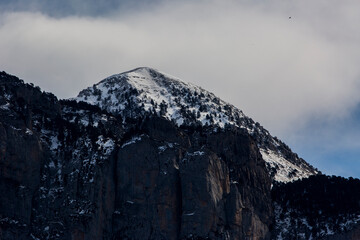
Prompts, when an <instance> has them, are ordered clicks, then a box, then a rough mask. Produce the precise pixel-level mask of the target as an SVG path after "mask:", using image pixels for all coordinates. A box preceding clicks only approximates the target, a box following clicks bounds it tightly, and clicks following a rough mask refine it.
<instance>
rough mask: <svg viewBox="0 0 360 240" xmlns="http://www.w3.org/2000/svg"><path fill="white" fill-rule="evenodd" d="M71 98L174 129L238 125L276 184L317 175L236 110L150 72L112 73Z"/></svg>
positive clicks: (189, 86)
mask: <svg viewBox="0 0 360 240" xmlns="http://www.w3.org/2000/svg"><path fill="white" fill-rule="evenodd" d="M76 100H77V101H84V102H87V103H90V104H92V105H97V106H99V107H100V108H102V109H104V110H107V111H109V112H112V113H114V114H118V115H121V116H122V117H123V118H124V119H126V118H139V117H142V116H146V115H149V114H156V115H158V116H162V117H164V118H166V119H168V120H170V121H173V122H174V123H175V124H176V125H178V126H181V125H186V126H194V125H195V126H196V125H201V126H206V125H209V126H214V127H215V128H216V127H220V128H224V127H225V126H226V125H232V126H235V127H239V128H242V129H245V130H246V131H247V132H248V133H249V134H250V135H252V137H253V138H254V139H255V141H256V142H257V145H258V147H259V148H260V152H261V154H262V156H263V158H264V160H265V161H266V162H267V165H268V169H269V172H270V174H271V175H272V177H273V178H274V179H275V180H276V181H282V182H287V181H292V180H296V179H299V178H303V177H308V176H310V175H313V174H316V173H317V172H316V170H315V169H314V168H312V167H311V166H310V165H309V164H308V163H306V162H305V161H304V160H303V159H301V158H299V157H298V156H297V155H296V154H294V153H293V152H291V150H290V148H289V147H287V146H286V145H285V144H284V143H282V142H281V141H280V140H278V139H277V138H274V137H272V136H271V135H270V133H269V132H268V131H267V130H266V129H264V128H263V127H262V126H260V124H259V123H255V122H254V121H253V120H252V119H251V118H249V117H247V116H246V115H244V114H243V112H242V111H241V110H240V109H238V108H236V107H234V106H233V105H231V104H228V103H226V102H224V101H222V100H221V99H220V98H218V97H216V96H215V95H214V94H213V93H211V92H209V91H206V90H204V89H203V88H201V87H198V86H196V85H194V84H191V83H186V82H184V81H182V80H180V79H178V78H176V77H172V76H170V75H168V74H165V73H162V72H160V71H158V70H155V69H152V68H147V67H141V68H136V69H134V70H131V71H128V72H124V73H120V74H116V75H112V76H110V77H108V78H105V79H104V80H102V81H101V82H99V83H98V84H95V85H93V86H92V87H89V88H87V89H85V90H83V91H81V92H80V93H79V95H78V97H77V98H76Z"/></svg>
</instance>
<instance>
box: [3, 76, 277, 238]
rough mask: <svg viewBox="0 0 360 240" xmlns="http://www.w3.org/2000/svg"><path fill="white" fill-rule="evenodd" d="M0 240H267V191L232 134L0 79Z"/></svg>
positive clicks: (258, 164)
mask: <svg viewBox="0 0 360 240" xmlns="http://www.w3.org/2000/svg"><path fill="white" fill-rule="evenodd" d="M0 116H1V118H0V133H1V134H0V151H1V155H0V173H1V174H0V189H1V190H2V192H3V193H6V194H1V195H0V239H269V238H270V229H269V227H270V225H271V223H272V216H273V214H272V205H271V195H270V185H271V179H270V177H269V174H268V172H267V169H266V166H265V162H264V161H263V159H262V156H261V154H260V151H259V148H258V146H257V143H256V142H255V141H254V139H253V138H252V137H251V136H250V135H249V134H248V133H247V131H245V130H243V129H241V128H237V127H235V126H232V125H226V126H225V125H224V126H223V128H218V127H214V126H211V125H205V126H202V125H197V126H186V125H182V126H180V127H179V126H178V125H176V124H175V123H174V122H172V121H168V120H167V119H166V118H164V117H159V116H157V114H155V115H154V114H144V115H142V116H141V117H140V116H134V117H130V115H127V114H125V113H124V114H118V113H115V112H109V111H107V110H106V109H101V108H99V107H97V106H93V105H89V104H87V103H84V102H76V101H71V100H63V101H58V100H57V98H56V97H55V96H53V95H52V94H48V93H44V92H41V90H40V89H39V88H34V87H33V86H31V85H29V84H24V83H23V81H21V80H19V79H17V78H16V77H13V76H10V75H8V74H6V73H4V72H2V73H0Z"/></svg>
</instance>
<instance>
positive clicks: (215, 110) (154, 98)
mask: <svg viewBox="0 0 360 240" xmlns="http://www.w3.org/2000/svg"><path fill="white" fill-rule="evenodd" d="M77 101H84V102H88V103H90V104H93V105H98V106H100V107H101V108H103V109H106V110H108V111H110V112H113V113H118V114H121V115H122V116H124V117H136V116H138V115H144V114H146V113H156V114H158V115H161V116H163V117H165V118H167V119H168V120H171V121H174V122H175V123H176V124H177V125H179V126H180V125H182V124H186V125H191V124H201V125H206V124H209V125H210V124H212V125H217V126H219V127H224V126H225V125H226V124H232V125H237V126H239V127H241V126H242V124H240V125H239V120H241V119H242V118H244V117H245V115H244V114H243V113H242V112H241V111H240V110H238V109H237V108H235V107H234V106H232V105H230V104H227V103H225V102H224V101H222V100H220V99H219V98H217V97H216V96H215V95H214V94H212V93H210V92H208V91H206V90H204V89H202V88H201V87H198V86H196V85H194V84H191V83H186V82H184V81H182V80H180V79H178V78H175V77H172V76H170V75H168V74H165V73H162V72H159V71H157V70H155V69H152V68H147V67H142V68H136V69H134V70H132V71H128V72H124V73H121V74H116V75H113V76H110V77H108V78H106V79H104V80H103V81H101V82H100V83H98V84H96V85H94V86H93V87H90V88H87V89H85V90H83V91H81V92H80V94H79V95H78V97H77Z"/></svg>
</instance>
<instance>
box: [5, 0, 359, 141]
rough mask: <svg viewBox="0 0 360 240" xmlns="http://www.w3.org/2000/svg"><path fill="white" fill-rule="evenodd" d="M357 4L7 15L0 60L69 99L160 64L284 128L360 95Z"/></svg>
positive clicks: (199, 5)
mask: <svg viewBox="0 0 360 240" xmlns="http://www.w3.org/2000/svg"><path fill="white" fill-rule="evenodd" d="M359 8H360V2H359V3H358V2H357V1H335V0H330V1H316V2H314V1H307V0H306V1H286V2H284V1H280V0H279V1H277V0H275V1H271V3H268V2H265V1H256V4H254V1H246V0H243V1H216V0H214V1H211V2H210V1H198V2H196V3H190V2H168V3H164V4H163V5H161V6H158V7H157V8H152V9H151V10H148V11H147V10H146V9H141V10H138V11H132V12H131V13H124V12H123V11H122V12H121V14H118V15H116V14H114V15H112V16H111V17H101V18H91V17H81V18H80V17H67V18H60V19H54V18H50V17H47V16H45V15H42V14H40V13H25V12H20V13H7V14H3V15H2V16H1V18H0V53H1V54H0V66H1V68H2V69H3V70H5V71H7V72H9V73H12V74H15V75H18V76H20V77H22V78H24V79H25V80H26V81H28V82H34V83H35V84H37V85H39V86H40V87H42V88H43V89H45V90H47V91H51V92H54V93H55V94H56V95H58V96H59V97H61V98H63V97H64V98H66V97H72V96H75V95H76V94H77V93H78V92H79V91H80V90H81V89H82V88H85V87H87V86H89V85H92V84H94V83H96V82H98V81H100V80H101V79H103V78H105V77H106V76H108V75H112V74H114V73H119V72H123V71H127V70H129V69H132V68H135V67H138V66H150V67H155V68H158V69H159V70H162V71H164V72H168V73H170V74H171V75H175V76H178V77H180V78H182V79H184V80H187V81H191V82H193V83H196V84H198V85H201V86H202V87H204V88H206V89H208V90H210V91H213V92H214V93H215V94H217V95H219V96H220V97H222V98H223V99H225V100H227V101H229V102H231V103H233V104H234V105H236V106H238V107H239V108H241V109H243V110H244V112H245V113H246V114H248V115H250V116H251V117H253V118H254V119H255V120H256V121H259V122H260V123H262V124H263V125H264V126H265V127H266V128H268V129H269V130H270V131H271V132H273V133H275V135H280V136H284V135H285V133H286V134H289V132H288V130H289V127H293V126H296V128H298V129H299V128H301V127H303V126H304V125H303V124H304V123H306V121H307V120H308V119H311V118H313V117H322V118H324V117H327V118H331V119H337V118H338V117H339V115H346V114H347V113H348V112H349V111H350V110H351V109H352V107H354V106H355V105H356V104H357V103H358V102H359V96H360V95H359V94H358V91H359V84H358V83H359V75H360V68H359V67H358V64H357V63H358V62H359V60H360V57H359V56H360V54H359V53H360V47H359V45H358V42H359V39H360V30H359V29H360V28H359V27H358V25H359V22H360V21H359V20H360V19H359V15H358V14H357V11H356V9H359ZM289 16H291V19H289Z"/></svg>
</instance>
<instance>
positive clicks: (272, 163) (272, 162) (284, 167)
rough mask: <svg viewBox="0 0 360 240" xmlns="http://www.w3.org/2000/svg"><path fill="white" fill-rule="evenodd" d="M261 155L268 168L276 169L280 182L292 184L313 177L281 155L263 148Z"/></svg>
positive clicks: (277, 179)
mask: <svg viewBox="0 0 360 240" xmlns="http://www.w3.org/2000/svg"><path fill="white" fill-rule="evenodd" d="M260 153H261V156H262V158H263V159H264V161H265V162H266V163H267V164H268V165H269V167H268V168H270V169H276V174H275V180H276V181H278V182H291V181H296V180H298V179H302V178H307V177H309V176H311V175H313V173H312V172H310V171H308V170H306V169H304V168H300V167H299V166H296V165H295V164H293V163H291V162H289V161H288V160H286V159H285V158H284V157H283V156H281V155H280V154H279V153H275V152H274V151H271V150H265V149H261V148H260Z"/></svg>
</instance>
